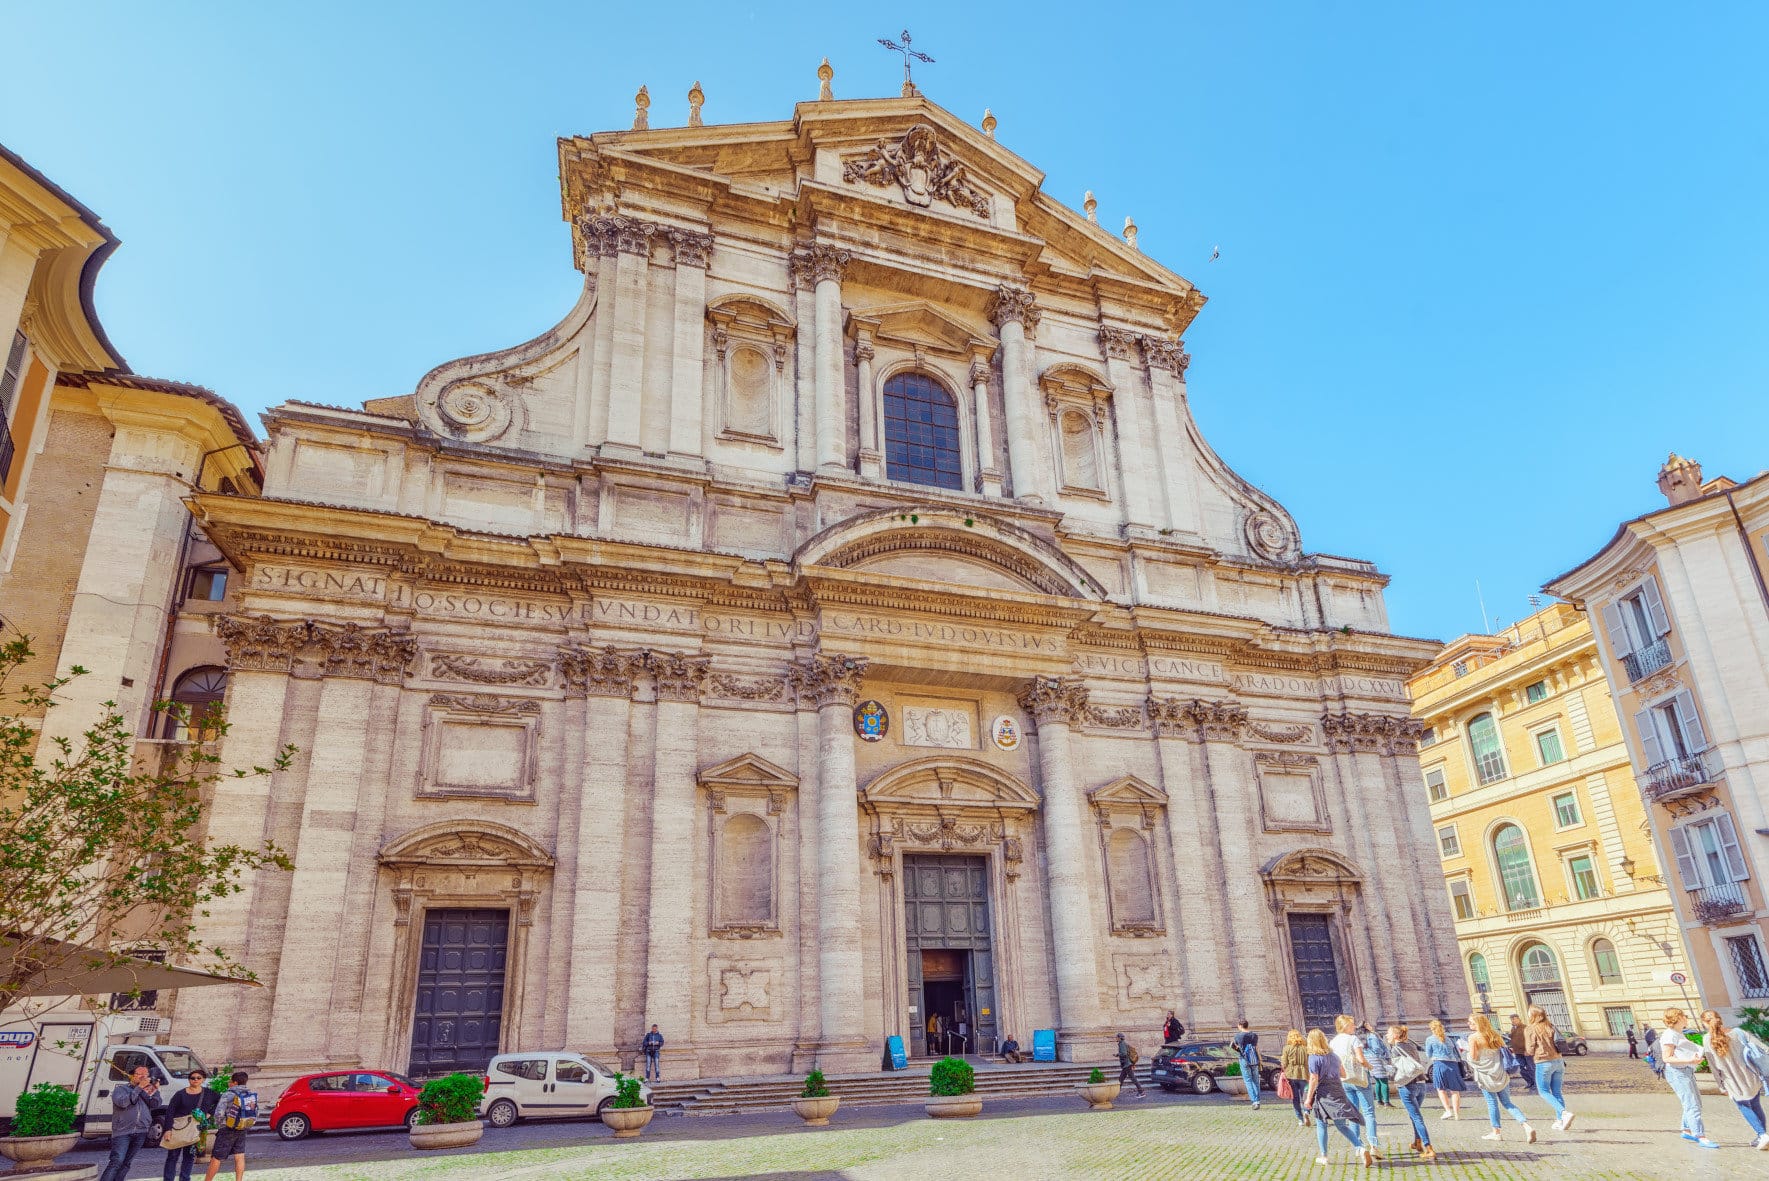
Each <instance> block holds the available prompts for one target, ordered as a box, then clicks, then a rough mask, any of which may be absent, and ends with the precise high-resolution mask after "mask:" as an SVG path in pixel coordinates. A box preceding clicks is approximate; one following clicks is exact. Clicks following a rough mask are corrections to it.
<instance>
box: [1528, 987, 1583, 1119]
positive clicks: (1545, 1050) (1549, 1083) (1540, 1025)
mask: <svg viewBox="0 0 1769 1181" xmlns="http://www.w3.org/2000/svg"><path fill="white" fill-rule="evenodd" d="M1523 1040H1524V1044H1525V1045H1526V1046H1527V1047H1528V1049H1529V1056H1530V1057H1531V1058H1532V1059H1534V1060H1535V1064H1536V1070H1535V1079H1536V1094H1538V1095H1540V1096H1541V1097H1542V1098H1544V1099H1546V1100H1547V1101H1548V1106H1549V1107H1552V1108H1553V1109H1554V1130H1555V1131H1557V1132H1564V1131H1566V1129H1568V1128H1570V1127H1572V1121H1573V1120H1575V1119H1577V1118H1578V1117H1577V1116H1575V1115H1573V1113H1572V1112H1571V1111H1569V1110H1567V1106H1566V1098H1565V1096H1564V1094H1563V1093H1562V1091H1561V1084H1562V1083H1563V1082H1564V1081H1565V1079H1566V1059H1565V1058H1562V1057H1561V1056H1560V1048H1559V1047H1558V1046H1556V1045H1555V1044H1554V1043H1555V1040H1556V1039H1555V1036H1554V1023H1553V1022H1551V1021H1549V1020H1548V1013H1547V1011H1546V1010H1545V1009H1543V1008H1542V1006H1540V1005H1531V1006H1530V1007H1529V1024H1528V1025H1527V1026H1525V1027H1524V1032H1523Z"/></svg>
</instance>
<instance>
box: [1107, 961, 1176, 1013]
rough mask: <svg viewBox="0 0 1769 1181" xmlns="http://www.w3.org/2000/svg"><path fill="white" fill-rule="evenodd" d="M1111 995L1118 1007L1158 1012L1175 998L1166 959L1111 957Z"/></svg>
mask: <svg viewBox="0 0 1769 1181" xmlns="http://www.w3.org/2000/svg"><path fill="white" fill-rule="evenodd" d="M1112 985H1113V987H1112V992H1113V994H1114V996H1115V997H1116V999H1117V1003H1118V1008H1119V1009H1121V1010H1125V1011H1129V1010H1132V1009H1157V1008H1162V1007H1164V1006H1166V1005H1167V1004H1168V1003H1169V998H1170V997H1171V996H1172V989H1171V988H1170V986H1169V982H1168V972H1167V957H1166V956H1161V955H1115V956H1113V957H1112Z"/></svg>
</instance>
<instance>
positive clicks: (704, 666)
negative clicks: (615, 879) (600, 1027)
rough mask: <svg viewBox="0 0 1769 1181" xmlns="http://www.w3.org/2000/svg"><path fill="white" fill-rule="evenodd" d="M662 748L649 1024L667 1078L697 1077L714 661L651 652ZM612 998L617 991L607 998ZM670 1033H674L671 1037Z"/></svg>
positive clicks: (655, 803)
mask: <svg viewBox="0 0 1769 1181" xmlns="http://www.w3.org/2000/svg"><path fill="white" fill-rule="evenodd" d="M648 663H649V665H650V669H651V675H652V677H653V679H654V680H655V681H656V683H657V749H656V753H655V756H654V763H655V772H654V778H653V780H652V787H651V921H650V925H649V930H650V943H649V944H648V945H647V947H646V952H645V1026H646V1028H650V1026H652V1025H653V1024H655V1025H658V1026H661V1027H662V1029H663V1031H664V1038H665V1039H666V1040H665V1042H664V1051H663V1059H664V1066H665V1075H664V1077H666V1078H684V1077H686V1078H696V1077H698V1076H699V1074H700V1063H699V1059H698V1057H697V1056H696V1053H695V1033H696V1029H695V1021H694V970H693V959H692V956H693V950H694V947H695V944H696V940H695V938H694V880H695V872H694V865H695V861H694V856H693V852H692V850H693V848H694V800H695V793H696V791H697V790H698V786H699V785H698V783H697V781H696V779H695V773H696V772H697V771H698V770H699V766H698V763H699V758H700V725H699V721H700V689H701V686H702V685H703V684H704V683H705V682H706V677H707V671H708V669H709V667H710V666H711V664H712V660H711V658H710V657H706V656H683V655H682V654H680V653H677V652H654V653H652V654H651V656H650V659H649V661H648ZM606 995H607V996H608V997H609V999H610V1000H612V999H613V994H612V992H610V993H608V994H606ZM672 1031H673V1032H672Z"/></svg>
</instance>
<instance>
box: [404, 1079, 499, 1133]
mask: <svg viewBox="0 0 1769 1181" xmlns="http://www.w3.org/2000/svg"><path fill="white" fill-rule="evenodd" d="M484 1093H485V1083H484V1080H482V1079H481V1078H480V1077H479V1076H478V1075H476V1074H464V1073H456V1074H446V1075H443V1076H442V1077H441V1078H433V1079H431V1080H430V1081H429V1082H427V1083H425V1084H424V1089H423V1090H422V1091H419V1092H418V1122H419V1123H420V1124H464V1123H466V1122H468V1121H469V1120H476V1119H478V1118H479V1098H480V1096H481V1095H483V1094H484Z"/></svg>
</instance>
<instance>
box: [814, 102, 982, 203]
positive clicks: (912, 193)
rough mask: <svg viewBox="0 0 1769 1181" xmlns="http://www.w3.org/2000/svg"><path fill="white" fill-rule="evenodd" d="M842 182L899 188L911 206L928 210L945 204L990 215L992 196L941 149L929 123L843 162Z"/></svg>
mask: <svg viewBox="0 0 1769 1181" xmlns="http://www.w3.org/2000/svg"><path fill="white" fill-rule="evenodd" d="M842 179H843V180H844V181H848V182H849V183H853V182H856V181H859V182H864V183H866V184H871V185H878V186H881V187H883V186H888V185H893V184H894V185H897V186H899V187H900V188H901V189H902V190H903V199H904V200H905V201H907V202H909V204H911V205H916V206H921V207H923V208H926V207H928V206H930V205H932V204H933V203H934V202H935V201H945V202H947V203H948V204H951V205H953V206H956V207H957V208H959V209H966V210H969V211H970V212H972V213H974V214H976V215H977V216H978V217H982V218H986V217H988V216H989V195H988V194H987V193H985V192H984V191H983V190H982V189H980V188H978V187H977V186H976V185H974V184H972V183H971V180H970V176H969V172H968V170H967V169H966V168H965V166H964V165H963V164H962V163H960V162H959V161H958V159H957V158H956V157H954V156H953V155H952V154H951V153H950V152H948V151H946V150H945V149H944V148H942V147H941V146H940V143H939V139H938V137H937V136H936V135H935V134H934V129H933V128H932V127H929V126H928V125H927V124H925V123H918V124H916V125H915V126H914V127H911V128H910V129H909V130H908V132H906V133H905V134H904V136H903V138H902V139H900V140H898V141H897V142H895V143H892V142H891V141H889V140H883V139H881V140H879V141H878V144H877V145H876V146H875V147H873V148H872V150H871V151H868V152H866V153H864V154H862V155H859V156H852V157H849V158H848V159H847V160H845V161H843V163H842Z"/></svg>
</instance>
